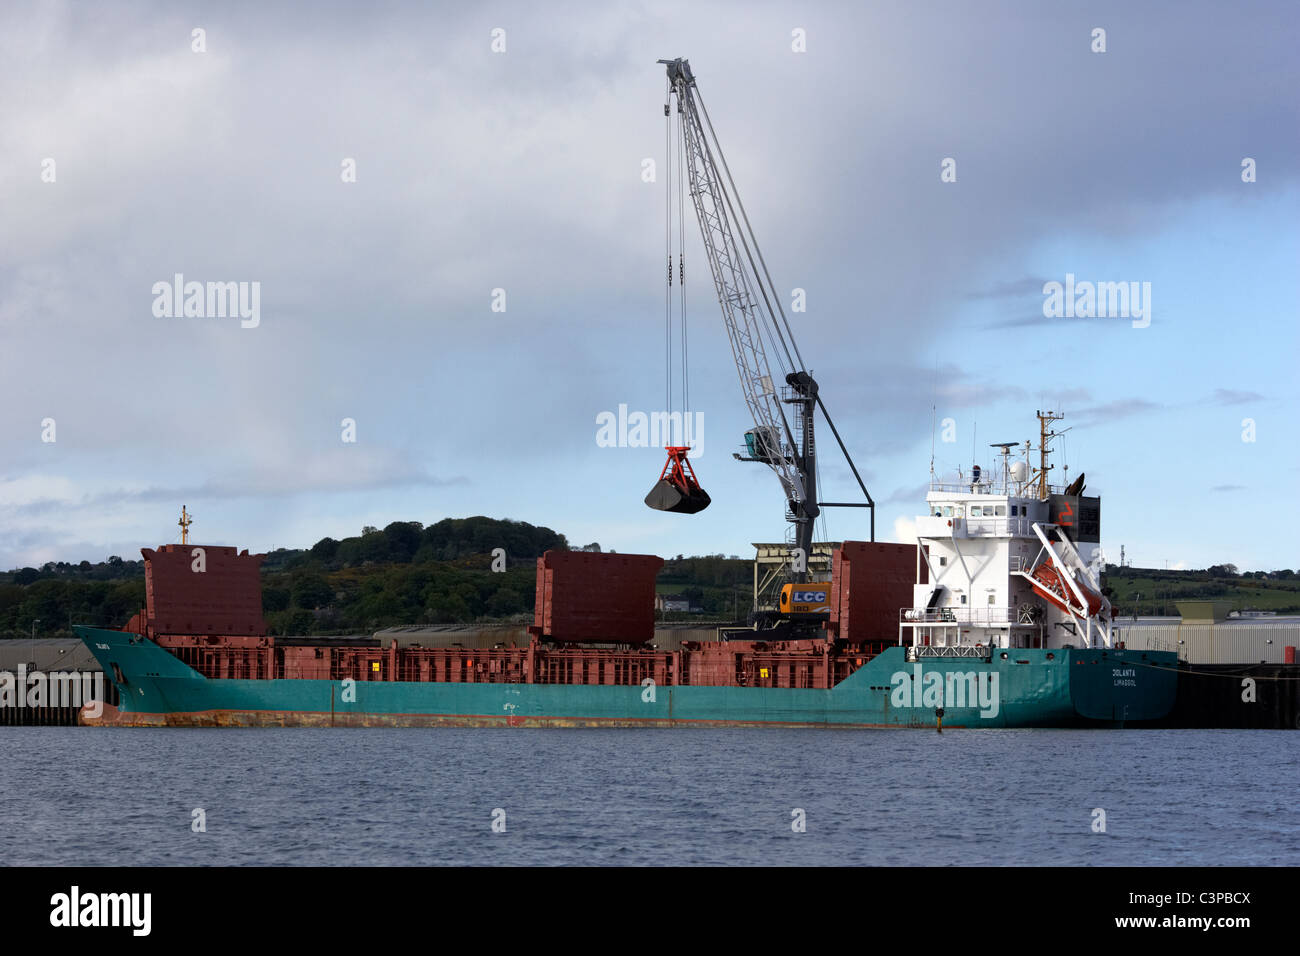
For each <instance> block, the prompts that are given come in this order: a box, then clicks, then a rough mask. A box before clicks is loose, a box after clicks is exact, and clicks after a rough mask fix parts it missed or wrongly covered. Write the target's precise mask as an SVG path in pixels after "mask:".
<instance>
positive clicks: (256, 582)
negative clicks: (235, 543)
mask: <svg viewBox="0 0 1300 956" xmlns="http://www.w3.org/2000/svg"><path fill="white" fill-rule="evenodd" d="M200 550H201V551H202V552H203V564H202V567H203V570H202V571H198V570H195V567H196V561H197V560H198V555H197V553H196V552H198V551H200ZM140 553H141V554H142V555H144V590H145V607H146V621H145V624H146V626H147V627H148V629H149V633H150V634H151V635H152V634H225V635H232V636H233V635H250V636H261V635H264V634H265V633H266V622H265V621H264V620H263V619H262V578H261V571H260V568H261V566H262V559H263V558H264V557H266V555H263V554H249V553H248V552H247V551H243V552H240V551H238V550H237V549H235V548H228V547H220V546H217V545H196V544H164V545H163V546H162V547H160V548H159V549H158V550H157V551H154V550H153V549H152V548H141V549H140Z"/></svg>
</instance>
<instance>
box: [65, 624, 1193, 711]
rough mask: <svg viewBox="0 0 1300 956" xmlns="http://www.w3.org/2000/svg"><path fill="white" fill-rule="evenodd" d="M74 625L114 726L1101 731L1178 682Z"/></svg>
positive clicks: (948, 666)
mask: <svg viewBox="0 0 1300 956" xmlns="http://www.w3.org/2000/svg"><path fill="white" fill-rule="evenodd" d="M75 630H76V632H77V635H78V636H79V637H80V638H81V639H82V640H83V641H84V642H85V644H86V646H87V647H88V648H89V649H90V651H91V653H93V654H94V655H95V657H96V658H97V659H98V660H99V662H100V664H101V665H102V666H103V668H104V673H105V675H106V677H107V678H108V679H110V680H112V681H113V682H114V683H115V684H116V685H117V690H118V696H119V704H118V706H117V707H115V708H114V707H108V706H105V707H103V708H102V712H99V713H95V712H93V711H92V710H91V709H87V710H85V711H83V713H82V722H83V723H86V724H103V725H110V726H339V727H378V726H458V727H466V726H500V727H632V726H658V727H677V726H694V725H698V726H796V727H924V728H933V727H936V726H937V725H938V724H939V722H940V721H942V726H943V727H944V728H980V727H1084V726H1093V727H1097V726H1123V725H1126V724H1130V723H1141V722H1144V721H1151V720H1158V719H1160V718H1161V717H1164V716H1166V715H1167V714H1168V713H1169V712H1170V711H1171V710H1172V709H1173V705H1174V698H1175V694H1176V688H1177V655H1175V654H1174V653H1172V652H1157V651H1122V650H1081V649H1070V648H1065V649H1057V650H1053V651H1045V650H1031V649H1011V650H1007V651H995V652H994V653H993V655H992V656H991V658H968V657H965V658H945V657H922V658H920V659H917V660H910V659H909V658H908V652H907V649H905V648H903V647H891V648H888V649H887V650H885V651H884V652H883V653H882V654H879V655H878V656H876V657H874V658H872V659H871V660H870V661H868V662H867V663H866V664H864V665H863V666H862V667H860V668H859V669H858V670H856V671H855V672H854V673H853V674H852V675H851V676H850V677H848V678H847V679H845V680H843V681H841V682H840V683H839V684H837V685H836V686H835V687H833V688H831V689H829V690H803V689H793V688H759V687H712V686H703V687H701V686H658V687H655V686H592V685H577V684H542V683H538V684H516V683H456V682H411V681H378V680H376V681H330V680H296V679H287V680H238V679H209V678H207V677H204V676H203V675H202V674H200V673H199V672H197V671H195V670H193V669H192V668H190V667H189V666H188V665H186V664H184V663H183V662H181V661H180V660H178V659H177V658H176V657H175V656H173V655H172V654H170V653H169V652H168V651H166V650H164V649H163V648H161V647H159V646H158V645H156V644H155V643H153V642H152V641H150V640H149V639H147V638H145V637H142V636H140V635H137V634H131V633H129V632H126V631H113V630H103V629H99V628H92V627H82V626H78V627H76V628H75ZM940 710H942V715H940V714H939V711H940Z"/></svg>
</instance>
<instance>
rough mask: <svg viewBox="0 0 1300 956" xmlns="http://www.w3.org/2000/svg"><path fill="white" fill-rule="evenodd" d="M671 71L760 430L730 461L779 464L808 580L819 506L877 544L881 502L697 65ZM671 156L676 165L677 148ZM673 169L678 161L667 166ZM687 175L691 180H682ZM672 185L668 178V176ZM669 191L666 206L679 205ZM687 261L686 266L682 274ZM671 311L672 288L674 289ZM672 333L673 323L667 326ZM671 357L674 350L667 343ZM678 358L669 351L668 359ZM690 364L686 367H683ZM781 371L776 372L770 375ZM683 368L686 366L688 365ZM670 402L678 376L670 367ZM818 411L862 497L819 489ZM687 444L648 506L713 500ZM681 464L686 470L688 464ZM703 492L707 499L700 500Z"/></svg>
mask: <svg viewBox="0 0 1300 956" xmlns="http://www.w3.org/2000/svg"><path fill="white" fill-rule="evenodd" d="M658 62H659V63H661V64H663V65H665V66H666V67H667V71H668V98H667V102H665V104H664V114H665V116H668V117H669V120H668V122H669V130H670V137H671V130H672V126H673V119H672V115H671V112H670V106H671V105H672V104H674V103H675V105H676V115H677V123H676V125H677V130H678V148H679V150H680V154H681V156H682V165H684V167H685V175H684V176H682V175H679V176H678V177H677V183H676V186H677V189H678V191H679V197H678V198H679V205H680V191H681V190H682V189H686V190H687V191H688V192H689V193H690V198H691V202H692V204H693V205H694V207H695V216H696V219H697V220H698V222H699V226H700V235H701V237H702V238H703V240H704V251H705V255H706V257H707V258H708V260H709V269H710V271H711V272H712V274H713V284H714V289H715V291H716V293H717V298H718V302H719V304H720V305H721V307H722V319H723V322H724V324H725V325H726V328H727V336H728V338H729V340H730V343H731V351H732V355H733V357H734V358H735V363H736V372H737V373H738V375H739V377H740V388H741V392H742V394H743V395H744V398H745V404H746V405H747V406H748V408H749V413H750V417H751V419H752V420H753V422H754V427H753V428H750V429H749V430H748V431H746V432H745V452H744V454H735V455H734V456H733V457H735V458H736V459H738V460H740V461H753V462H760V463H762V464H765V465H767V466H768V467H769V468H771V469H772V471H774V472H775V473H776V475H777V478H778V479H780V482H781V488H782V490H783V491H784V493H785V501H786V509H785V517H786V520H787V522H788V523H789V524H788V527H787V534H786V544H787V547H788V548H789V550H790V552H791V557H792V561H791V564H790V572H789V575H790V580H792V581H793V582H795V583H798V582H804V581H807V580H809V575H808V570H807V569H808V558H809V556H810V555H811V553H812V544H813V524H814V521H815V520H816V518H817V516H818V515H819V514H820V513H821V509H822V508H827V507H857V508H868V509H870V511H871V540H872V541H875V540H876V511H875V501H874V500H872V497H871V494H870V493H869V492H868V491H867V486H866V484H864V483H863V481H862V476H861V475H860V474H859V473H858V469H857V466H856V465H855V464H854V463H853V458H852V456H851V455H850V454H849V451H848V449H847V448H846V447H845V445H844V442H843V440H842V439H841V438H840V434H839V431H838V430H837V429H836V428H835V424H834V422H833V421H832V420H831V417H830V414H829V413H828V412H827V410H826V404H825V401H824V400H823V399H822V396H821V392H820V390H819V388H818V385H817V380H816V379H815V378H813V376H812V374H811V373H810V372H809V371H808V369H807V367H806V366H805V364H804V360H803V356H802V355H801V354H800V352H799V347H798V345H796V344H795V339H794V333H793V331H792V329H791V328H790V323H789V320H788V319H787V317H786V314H785V309H784V307H783V305H782V296H781V295H780V294H779V293H778V292H777V290H776V287H775V285H774V284H773V282H772V277H771V274H770V273H769V272H768V268H767V263H766V262H765V261H764V259H763V254H762V252H760V251H759V248H758V242H757V240H756V239H755V237H754V231H753V229H752V228H751V226H750V223H749V216H748V214H747V213H746V212H745V207H744V205H743V203H742V202H741V200H740V195H739V193H738V192H737V191H736V185H735V182H734V180H733V179H732V176H731V170H730V168H729V167H728V165H727V161H726V158H725V157H724V156H723V153H722V147H721V145H720V144H719V142H718V138H717V134H716V133H715V131H714V128H713V122H712V120H711V119H710V117H709V113H708V110H707V109H706V108H705V106H704V101H703V100H702V99H701V97H700V92H699V86H698V84H697V83H696V80H695V74H694V73H693V72H692V70H691V66H690V62H689V61H687V60H684V59H680V58H678V59H672V60H659V61H658ZM669 161H670V163H671V161H672V155H671V153H670V156H669ZM670 168H671V167H670ZM683 179H685V182H683ZM670 190H671V177H670ZM672 198H673V197H672V196H671V193H670V196H669V204H668V205H669V210H670V218H671V210H672V206H673V202H672ZM668 232H669V243H670V251H669V264H668V273H669V283H670V285H671V282H672V274H673V262H672V258H671V236H672V229H671V222H670V228H669V230H668ZM681 273H684V266H683V265H680V264H679V278H681V277H682V276H681ZM669 301H670V309H671V293H670V300H669ZM669 334H670V336H671V319H670V324H669ZM670 356H671V348H670ZM670 360H671V357H670ZM683 364H684V363H683ZM774 370H775V373H776V374H775V375H774V374H773V372H774ZM682 374H683V376H685V374H686V370H685V368H683V371H682ZM670 400H671V372H670ZM817 409H821V413H822V417H823V418H824V419H825V421H826V424H827V426H829V428H830V430H831V434H832V435H834V436H835V441H836V443H837V444H838V445H839V448H840V451H841V452H842V453H843V455H844V459H845V461H847V462H848V465H849V468H850V469H851V470H852V472H853V477H854V478H855V479H856V480H857V483H858V487H859V488H861V490H862V495H863V497H864V498H865V499H866V500H865V501H863V502H838V501H819V500H818V487H817V441H816V430H815V421H816V419H815V412H816V410H817ZM688 450H689V449H688V448H684V447H680V446H669V447H668V448H667V451H668V464H667V465H666V466H665V468H664V472H663V474H662V475H661V478H660V481H659V483H658V484H656V485H655V488H654V489H652V490H651V492H650V494H649V495H647V496H646V504H647V505H649V506H650V507H652V508H658V509H660V510H664V511H681V512H686V513H694V512H696V511H699V510H701V509H702V508H703V507H706V506H707V504H708V496H707V495H704V492H703V490H702V489H701V488H700V487H699V484H698V482H696V481H695V477H694V474H693V473H692V472H690V471H689V470H688V469H689V463H687V462H686V452H687V451H688ZM683 465H684V466H685V468H683ZM701 495H703V499H702V503H701V499H700V497H699V496H701Z"/></svg>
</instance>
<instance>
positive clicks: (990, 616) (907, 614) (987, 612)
mask: <svg viewBox="0 0 1300 956" xmlns="http://www.w3.org/2000/svg"><path fill="white" fill-rule="evenodd" d="M898 620H899V623H901V624H1014V623H1016V609H1015V608H1013V607H993V606H988V607H938V608H925V607H905V608H900V609H899V612H898Z"/></svg>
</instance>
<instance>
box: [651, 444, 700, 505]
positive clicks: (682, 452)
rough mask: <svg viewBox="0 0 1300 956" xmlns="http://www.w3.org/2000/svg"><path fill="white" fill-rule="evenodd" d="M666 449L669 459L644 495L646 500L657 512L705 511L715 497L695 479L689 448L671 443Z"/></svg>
mask: <svg viewBox="0 0 1300 956" xmlns="http://www.w3.org/2000/svg"><path fill="white" fill-rule="evenodd" d="M666 451H667V452H668V461H667V463H666V464H665V465H664V470H663V471H662V472H661V473H660V475H659V480H658V481H657V482H655V486H654V487H653V488H651V489H650V493H649V494H648V495H646V496H645V503H646V504H647V505H648V506H649V507H651V508H654V509H655V510H656V511H673V512H676V513H677V514H683V515H693V514H695V513H697V512H700V511H703V510H704V509H705V508H707V507H708V506H709V503H710V501H711V500H712V499H710V498H709V496H708V495H707V494H706V493H705V491H704V489H703V488H701V487H700V483H699V482H698V481H696V480H695V471H694V469H692V468H691V463H690V462H689V461H687V460H686V455H687V453H688V452H689V451H690V448H689V447H685V448H684V447H681V446H677V445H670V446H668V448H667V449H666Z"/></svg>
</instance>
